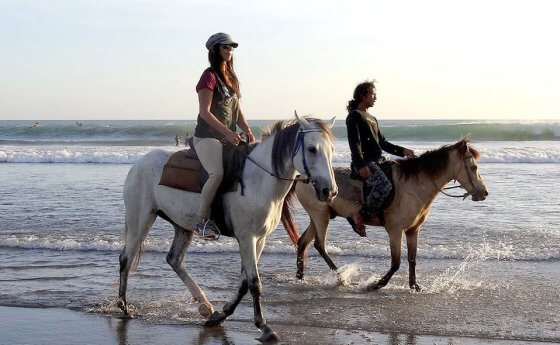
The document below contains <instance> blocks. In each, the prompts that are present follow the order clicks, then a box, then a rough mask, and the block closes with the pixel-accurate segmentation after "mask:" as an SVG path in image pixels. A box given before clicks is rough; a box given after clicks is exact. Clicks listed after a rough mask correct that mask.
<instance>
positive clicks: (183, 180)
mask: <svg viewBox="0 0 560 345" xmlns="http://www.w3.org/2000/svg"><path fill="white" fill-rule="evenodd" d="M188 151H189V150H181V151H177V152H175V153H174V154H172V155H171V157H169V160H168V161H167V163H166V164H165V165H164V166H163V172H162V174H161V178H160V180H159V184H160V185H162V186H168V187H171V188H177V189H181V190H185V191H188V192H194V193H200V191H201V183H200V179H201V175H202V174H201V173H202V172H203V168H202V164H200V161H199V160H198V159H192V158H189V156H191V154H189V153H188Z"/></svg>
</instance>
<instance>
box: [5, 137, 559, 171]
mask: <svg viewBox="0 0 560 345" xmlns="http://www.w3.org/2000/svg"><path fill="white" fill-rule="evenodd" d="M549 143H550V144H546V143H542V142H541V143H539V145H532V144H530V143H527V145H524V144H523V143H521V144H520V143H516V144H517V145H507V144H504V145H498V146H496V145H495V144H492V143H488V144H484V143H476V144H475V147H476V148H477V149H479V150H480V151H481V152H482V157H481V159H480V162H482V163H560V143H555V142H549ZM533 144H534V143H533ZM404 145H405V146H407V147H413V148H414V149H415V151H416V153H417V154H420V153H422V152H423V151H425V150H428V149H435V148H437V147H439V146H440V144H432V143H430V144H429V145H426V144H425V143H424V144H419V143H408V142H407V143H404ZM160 148H163V149H166V150H168V151H171V152H172V151H177V150H178V148H177V147H175V146H163V147H160ZM152 149H154V147H150V146H80V145H68V146H66V145H53V146H27V145H22V146H11V145H4V146H2V145H0V163H105V164H134V163H136V162H137V161H138V160H139V159H140V158H141V157H142V156H143V155H145V154H146V153H148V152H150V151H151V150H152ZM180 149H184V147H181V148H180ZM333 162H334V163H335V164H336V165H340V166H347V165H349V164H350V150H349V148H348V144H347V143H346V142H345V141H342V140H338V141H337V143H336V151H335V153H334V155H333Z"/></svg>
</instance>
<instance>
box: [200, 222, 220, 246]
mask: <svg viewBox="0 0 560 345" xmlns="http://www.w3.org/2000/svg"><path fill="white" fill-rule="evenodd" d="M210 222H211V220H209V219H206V218H204V219H202V220H200V221H199V222H198V223H197V224H196V225H195V227H194V233H195V234H196V235H197V236H199V237H201V238H202V239H205V240H208V241H215V240H217V239H219V238H220V229H218V227H217V226H216V224H215V223H214V222H212V223H210ZM201 223H203V224H202V226H201ZM201 227H202V229H201Z"/></svg>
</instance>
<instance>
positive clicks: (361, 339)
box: [0, 307, 546, 345]
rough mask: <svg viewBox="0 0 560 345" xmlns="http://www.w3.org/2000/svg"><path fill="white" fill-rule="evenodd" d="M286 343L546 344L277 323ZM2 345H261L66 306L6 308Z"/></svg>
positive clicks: (230, 334)
mask: <svg viewBox="0 0 560 345" xmlns="http://www.w3.org/2000/svg"><path fill="white" fill-rule="evenodd" d="M273 326H275V328H276V331H277V333H278V334H279V335H280V337H281V342H280V344H310V345H311V344H379V345H400V344H402V345H428V344H466V345H479V344H503V345H506V344H513V345H521V344H546V343H543V342H528V341H517V340H512V339H508V340H497V339H481V338H467V337H450V336H431V335H416V334H405V333H379V332H368V331H362V330H359V329H333V328H322V327H307V326H303V327H301V326H297V327H296V326H293V325H292V326H290V325H282V324H275V325H273ZM0 334H1V337H0V343H2V344H11V345H24V344H26V345H27V344H42V345H62V344H76V345H77V344H87V345H98V344H99V345H110V344H118V345H125V344H126V345H136V344H168V345H171V344H199V345H202V344H206V345H210V344H229V345H233V344H238V345H239V344H260V342H258V341H257V340H256V339H255V338H256V337H258V335H259V334H258V331H257V330H253V329H252V322H251V321H250V320H246V321H241V320H238V321H235V319H234V320H233V321H227V322H226V323H225V324H224V325H223V326H219V327H213V328H205V327H203V326H202V325H201V324H196V323H186V324H180V325H177V324H152V323H148V322H145V321H143V320H141V319H129V320H123V319H119V318H116V317H112V316H104V315H97V314H91V313H84V312H79V311H73V310H69V309H62V308H20V307H0Z"/></svg>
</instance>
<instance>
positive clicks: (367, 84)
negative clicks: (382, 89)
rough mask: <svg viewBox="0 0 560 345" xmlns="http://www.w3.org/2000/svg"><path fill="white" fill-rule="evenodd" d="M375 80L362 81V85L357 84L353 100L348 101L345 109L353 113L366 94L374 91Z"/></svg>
mask: <svg viewBox="0 0 560 345" xmlns="http://www.w3.org/2000/svg"><path fill="white" fill-rule="evenodd" d="M374 82H375V80H372V81H364V82H363V83H360V84H358V86H356V88H355V89H354V96H353V97H354V98H353V99H351V100H350V101H348V105H347V106H346V109H347V110H348V111H353V110H356V109H357V108H358V105H359V104H360V102H361V101H362V100H363V99H364V97H365V96H366V95H367V94H368V92H369V90H371V89H373V90H375V84H374Z"/></svg>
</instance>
